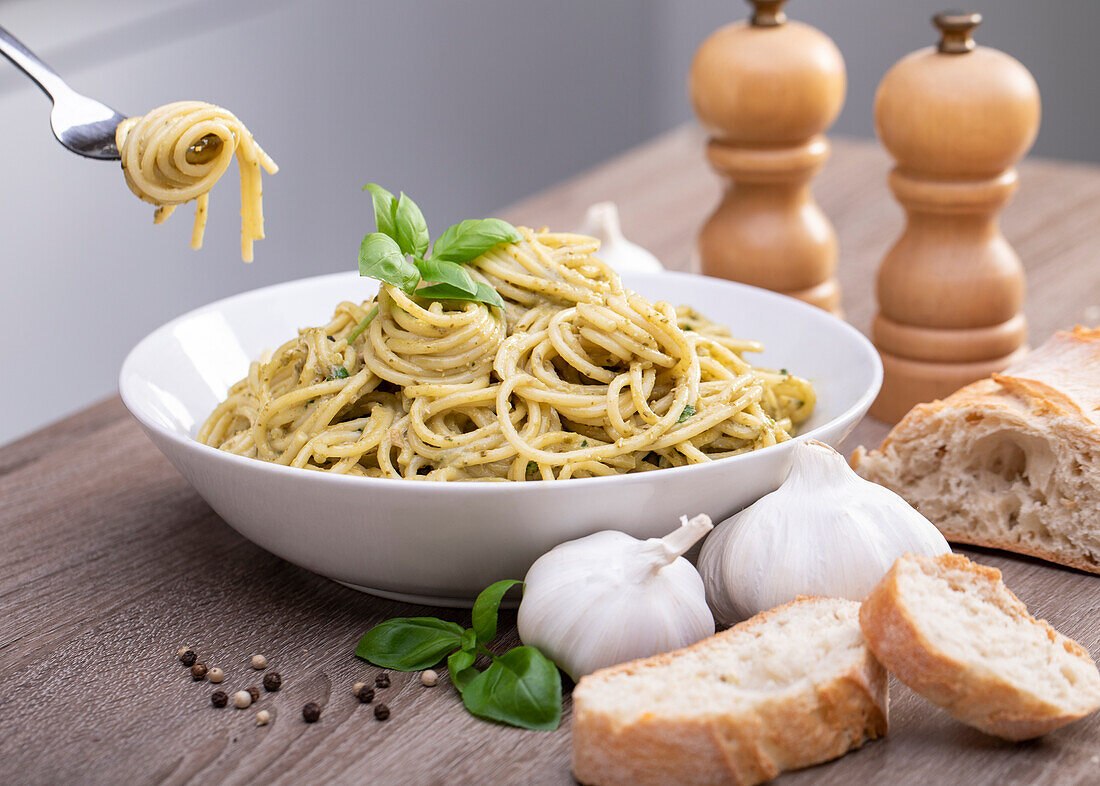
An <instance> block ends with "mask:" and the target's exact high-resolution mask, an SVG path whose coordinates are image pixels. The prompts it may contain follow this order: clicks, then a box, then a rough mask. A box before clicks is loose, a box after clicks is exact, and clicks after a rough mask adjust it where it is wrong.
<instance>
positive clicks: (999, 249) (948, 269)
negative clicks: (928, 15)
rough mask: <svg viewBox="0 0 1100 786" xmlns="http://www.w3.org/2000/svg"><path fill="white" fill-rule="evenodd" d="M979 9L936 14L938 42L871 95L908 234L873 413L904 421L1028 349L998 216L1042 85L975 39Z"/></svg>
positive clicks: (894, 260)
mask: <svg viewBox="0 0 1100 786" xmlns="http://www.w3.org/2000/svg"><path fill="white" fill-rule="evenodd" d="M980 22H981V15H980V14H974V13H963V12H958V11H954V12H945V13H942V14H937V15H936V16H935V17H933V23H934V24H935V26H936V27H937V28H939V30H940V32H941V34H942V40H941V41H940V43H939V46H937V47H929V48H927V49H921V50H918V51H916V52H913V53H912V54H910V55H908V56H907V57H904V58H902V59H901V60H900V61H898V63H896V64H895V65H894V67H893V68H891V69H890V71H889V72H887V74H886V76H885V77H883V80H882V84H880V85H879V89H878V94H877V95H876V97H875V127H876V130H877V132H878V135H879V138H880V139H881V140H882V143H883V145H885V146H886V149H887V150H888V151H889V152H890V155H892V156H893V157H894V159H895V161H896V162H897V165H896V167H895V168H894V170H893V172H891V173H890V188H891V189H892V190H893V192H894V195H895V196H896V197H897V200H898V201H899V202H900V203H901V204H902V206H903V207H904V208H905V212H906V216H907V221H906V226H905V230H904V231H903V232H902V235H901V237H900V238H899V239H898V241H897V243H896V244H895V245H894V247H893V248H892V249H890V251H889V253H888V254H887V255H886V258H885V259H884V260H883V262H882V266H881V268H880V269H879V274H878V303H879V313H878V315H877V316H876V317H875V320H874V323H873V325H872V328H871V333H872V338H873V340H874V342H875V345H876V346H877V347H878V349H879V352H880V354H881V355H882V362H883V366H884V367H885V372H886V376H885V380H884V382H883V386H882V392H881V393H880V394H879V397H878V400H877V401H876V402H875V404H874V406H873V407H872V409H871V413H872V414H873V415H875V416H876V417H878V418H880V419H882V420H885V421H888V422H891V423H893V422H896V421H898V420H900V419H901V417H902V416H903V415H904V414H905V413H906V412H907V411H908V410H909V409H910V408H911V407H912V406H913V405H914V404H916V403H918V402H921V401H931V400H933V399H936V398H943V397H944V396H946V395H948V394H950V393H952V392H954V391H955V390H957V389H958V388H960V387H962V386H963V385H966V384H968V383H970V382H973V381H974V380H977V379H981V378H983V377H986V376H989V375H990V374H991V373H994V372H997V371H1001V370H1003V369H1004V368H1005V367H1006V366H1008V365H1009V364H1011V363H1012V362H1014V361H1015V360H1016V359H1017V358H1019V357H1020V356H1022V355H1023V354H1024V353H1025V352H1026V351H1027V348H1026V346H1025V342H1026V340H1027V324H1026V322H1025V320H1024V317H1023V314H1022V313H1021V312H1020V309H1021V307H1022V305H1023V295H1024V273H1023V267H1022V266H1021V265H1020V260H1019V257H1017V256H1016V253H1015V252H1014V251H1013V250H1012V247H1011V246H1010V245H1009V244H1008V241H1006V240H1005V238H1004V236H1003V235H1002V234H1001V230H1000V227H999V226H998V223H997V214H998V213H999V211H1000V210H1001V208H1003V207H1004V206H1005V205H1006V204H1007V203H1008V200H1009V199H1010V198H1011V197H1012V194H1013V193H1014V192H1015V190H1016V180H1017V176H1016V170H1015V168H1014V167H1015V164H1016V162H1017V161H1019V160H1020V159H1021V158H1022V157H1023V156H1024V154H1025V153H1026V152H1027V151H1028V149H1029V148H1030V147H1031V144H1032V142H1034V141H1035V134H1036V133H1037V131H1038V129H1039V89H1038V87H1037V86H1036V84H1035V80H1034V79H1033V78H1032V76H1031V74H1030V73H1029V72H1028V70H1027V69H1026V68H1024V66H1023V65H1021V64H1020V62H1019V61H1017V60H1016V59H1014V58H1012V57H1010V56H1008V55H1006V54H1005V53H1003V52H999V51H997V50H996V49H990V48H988V47H984V46H975V44H974V39H973V37H972V34H973V32H974V28H976V27H977V26H978V24H979V23H980Z"/></svg>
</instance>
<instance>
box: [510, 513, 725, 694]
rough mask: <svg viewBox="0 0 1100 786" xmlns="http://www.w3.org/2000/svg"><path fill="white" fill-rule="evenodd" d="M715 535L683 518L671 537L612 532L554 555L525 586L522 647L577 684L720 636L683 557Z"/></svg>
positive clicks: (706, 525)
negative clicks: (597, 673) (530, 648)
mask: <svg viewBox="0 0 1100 786" xmlns="http://www.w3.org/2000/svg"><path fill="white" fill-rule="evenodd" d="M713 528H714V525H713V524H711V521H710V518H709V517H708V516H706V515H698V516H696V517H695V518H693V519H691V520H690V521H688V519H687V517H686V516H681V517H680V528H679V529H677V530H676V531H674V532H672V533H671V534H669V535H666V536H665V537H663V538H650V539H649V540H644V541H643V540H638V539H637V538H633V537H631V536H630V535H627V534H626V533H623V532H614V531H610V530H608V531H604V532H597V533H596V534H594V535H589V536H587V537H584V538H579V539H577V540H571V541H568V542H567V543H563V544H561V545H560V546H557V547H555V548H553V549H551V550H550V551H548V552H547V553H546V554H543V555H542V556H541V557H539V558H538V560H536V561H535V564H534V565H532V566H531V569H530V570H528V571H527V576H526V578H525V579H524V587H523V600H522V601H521V602H520V605H519V637H520V640H521V641H522V642H523V643H524V644H527V645H530V646H533V647H538V649H539V650H541V651H542V653H543V654H544V655H545V656H546V657H548V658H550V660H552V661H553V662H554V663H556V664H557V665H558V666H559V667H560V668H561V669H562V670H563V671H565V673H566V674H568V675H569V676H570V677H572V678H573V680H574V681H576V680H579V679H580V678H581V677H583V676H584V675H585V674H590V673H592V672H593V671H596V670H597V669H602V668H604V667H605V666H613V665H615V664H616V663H623V662H624V661H628V660H634V659H635V658H644V657H648V656H650V655H656V654H657V653H660V652H668V651H669V650H674V649H678V648H680V647H686V646H688V645H689V644H694V643H695V642H697V641H699V640H700V639H705V638H706V637H707V636H711V635H713V634H714V618H713V617H712V616H711V613H710V609H709V608H708V607H707V601H706V592H705V591H704V589H703V580H702V579H701V578H700V577H699V573H698V572H697V571H696V570H695V567H694V566H693V565H692V564H691V563H690V562H688V561H687V560H686V559H684V558H683V557H682V556H681V555H682V554H684V553H685V552H686V551H687V550H688V549H690V548H691V547H692V546H693V545H695V543H696V542H697V541H698V540H699V539H700V538H701V537H703V536H704V535H706V534H707V533H708V532H710V531H711V529H713Z"/></svg>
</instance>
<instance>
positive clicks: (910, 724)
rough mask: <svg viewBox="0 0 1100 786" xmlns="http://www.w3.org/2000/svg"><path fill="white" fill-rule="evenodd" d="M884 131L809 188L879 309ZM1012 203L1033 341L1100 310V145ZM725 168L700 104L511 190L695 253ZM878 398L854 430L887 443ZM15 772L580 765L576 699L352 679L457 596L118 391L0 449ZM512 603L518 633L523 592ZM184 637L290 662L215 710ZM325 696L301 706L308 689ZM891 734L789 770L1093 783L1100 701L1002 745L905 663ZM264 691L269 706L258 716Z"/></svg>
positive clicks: (443, 777) (862, 298)
mask: <svg viewBox="0 0 1100 786" xmlns="http://www.w3.org/2000/svg"><path fill="white" fill-rule="evenodd" d="M887 169H888V162H887V160H886V158H885V156H884V155H883V154H882V153H881V152H880V151H879V150H878V149H877V147H876V146H874V145H872V144H869V143H862V142H837V143H836V145H835V150H834V155H833V158H832V160H831V161H830V162H829V164H828V165H827V167H826V168H825V171H824V172H823V173H822V174H821V176H820V178H819V179H818V181H817V184H816V193H817V195H818V198H819V201H820V202H821V204H822V206H823V207H824V209H825V212H826V213H827V214H828V215H829V216H830V217H831V218H832V219H833V221H834V223H835V225H836V227H837V230H838V232H839V235H840V246H841V265H840V279H841V282H842V285H843V287H844V308H845V310H846V312H847V314H848V317H849V319H850V320H851V321H852V322H853V323H854V324H855V325H856V326H857V327H859V328H860V329H864V330H865V329H866V328H867V325H868V324H869V322H870V318H871V315H872V312H873V310H874V301H873V297H872V286H873V284H872V281H873V271H874V269H875V267H876V265H877V263H878V260H879V259H880V258H881V257H882V254H883V253H884V252H885V250H886V249H887V247H888V245H889V243H890V242H891V240H892V239H893V238H894V237H895V236H896V234H897V232H898V231H899V229H900V225H901V211H900V210H899V208H898V207H897V206H896V205H895V203H894V202H893V201H892V200H891V198H890V195H889V192H888V191H887V188H886V185H885V177H886V172H887ZM1021 174H1022V178H1021V179H1022V185H1021V190H1020V193H1019V195H1018V196H1017V198H1016V200H1015V202H1014V203H1013V204H1012V205H1011V206H1010V207H1009V208H1008V210H1007V211H1006V213H1005V215H1004V225H1005V231H1006V234H1007V235H1008V238H1009V239H1010V240H1011V241H1012V242H1013V243H1014V245H1015V246H1016V248H1017V250H1018V251H1019V253H1020V255H1021V257H1022V258H1023V259H1024V261H1025V264H1026V267H1027V272H1028V279H1029V285H1030V289H1029V294H1028V300H1027V309H1026V310H1027V315H1028V317H1029V318H1030V320H1031V337H1032V341H1033V342H1038V341H1041V340H1042V339H1043V338H1045V337H1046V336H1047V335H1049V333H1050V332H1051V331H1053V330H1054V329H1056V328H1060V327H1068V326H1071V325H1073V324H1074V323H1075V322H1079V321H1085V322H1090V323H1093V324H1096V323H1100V277H1098V276H1097V263H1096V260H1097V259H1100V225H1098V220H1097V219H1098V218H1100V170H1098V169H1096V168H1093V167H1089V166H1084V165H1076V164H1074V165H1070V164H1065V163H1053V162H1044V161H1029V162H1027V163H1025V164H1024V166H1023V167H1021ZM718 189H719V185H718V182H717V181H716V180H715V178H713V177H712V176H711V175H710V173H709V172H708V171H707V170H706V168H705V166H704V164H703V156H702V147H701V138H700V136H699V135H698V133H697V132H696V131H694V130H692V129H681V130H678V131H675V132H673V133H671V134H669V135H667V136H664V137H661V138H659V139H657V140H655V141H653V142H651V143H649V144H647V145H645V146H643V147H641V148H639V149H637V150H634V151H632V152H630V153H628V154H626V155H625V156H623V157H621V158H619V159H616V160H614V161H612V162H610V163H608V164H606V165H605V166H602V167H600V168H598V169H596V170H594V171H592V172H590V173H587V174H585V175H582V176H580V177H578V178H575V179H573V180H570V181H569V182H566V183H564V184H561V185H558V186H555V187H553V188H550V189H548V190H547V191H545V192H544V193H542V194H539V195H537V196H535V197H532V198H531V199H528V200H526V201H524V202H522V203H520V204H518V205H514V206H512V207H511V208H509V209H507V210H505V211H503V212H502V215H504V216H505V217H507V218H509V219H511V220H513V221H516V222H524V223H532V224H536V225H540V224H548V225H551V226H553V227H560V228H570V227H573V226H575V225H577V224H578V223H579V220H580V218H581V216H582V214H583V211H584V208H585V207H586V206H587V205H588V204H590V203H592V202H595V201H598V200H603V199H613V200H615V201H617V202H618V203H619V205H620V209H621V212H622V220H623V228H624V231H625V232H626V234H627V236H628V237H630V238H632V239H634V240H635V241H637V242H639V243H642V244H643V245H645V246H647V247H649V248H650V249H652V250H653V251H654V252H655V253H657V254H658V255H659V256H660V257H661V258H662V259H663V260H664V262H665V263H666V265H667V266H668V267H671V268H678V269H684V268H688V267H689V266H690V265H691V262H692V260H691V257H692V247H693V238H694V235H695V232H696V229H697V227H698V225H699V224H700V223H701V222H702V220H703V219H704V217H705V216H706V214H707V213H708V212H709V210H710V209H711V207H712V206H713V204H714V203H715V200H716V198H717V195H718ZM884 433H885V428H884V426H883V425H882V424H879V423H876V422H873V421H870V420H868V421H865V422H864V423H863V424H861V426H860V427H859V428H858V430H857V432H856V434H854V435H853V437H852V438H851V439H850V440H849V441H848V443H847V447H849V448H850V447H852V446H854V445H856V444H858V443H860V442H864V443H868V444H869V443H877V441H878V440H879V439H880V438H881V437H882V435H883V434H884ZM0 503H2V504H0V773H3V774H0V781H5V782H10V783H66V784H72V783H121V782H126V783H129V784H136V783H170V784H182V783H245V782H253V781H255V782H264V783H268V782H277V783H303V784H308V783H318V782H341V783H368V782H371V783H416V784H419V783H484V784H505V783H508V784H511V783H525V784H543V783H546V784H567V783H571V782H572V779H571V777H570V774H569V745H570V737H569V734H570V731H569V729H570V723H569V706H568V701H567V702H566V712H565V715H564V718H563V722H562V726H561V728H560V729H559V730H558V731H557V732H553V733H548V732H529V731H522V730H518V729H511V728H505V727H499V726H493V725H490V724H487V723H483V722H480V721H478V720H475V719H474V718H473V717H471V716H470V715H468V714H467V713H466V712H465V710H464V709H463V708H462V705H461V703H460V701H459V700H458V698H457V696H456V695H455V693H454V691H453V689H452V688H451V686H450V684H449V682H448V681H447V680H446V677H443V678H442V679H441V681H440V684H439V685H438V686H436V687H434V688H425V687H422V686H421V685H420V684H419V682H418V681H417V676H416V675H415V674H394V675H393V685H392V687H390V688H388V689H386V690H383V691H379V695H380V699H381V700H383V701H385V703H386V704H388V705H389V707H390V708H391V710H392V717H391V718H390V719H389V720H388V721H386V722H384V723H382V722H379V721H376V720H375V719H374V716H373V714H372V711H371V709H372V708H371V707H370V706H369V705H360V704H359V703H358V702H357V701H356V700H355V699H354V698H353V697H352V695H351V685H352V683H354V682H356V681H357V680H363V679H366V680H370V679H372V678H373V675H374V674H375V673H377V671H378V670H377V669H375V668H373V667H371V666H369V665H367V664H365V663H363V662H362V661H358V660H356V659H355V658H354V657H353V655H352V650H353V648H354V646H355V643H356V641H357V640H358V638H359V636H360V635H361V634H362V633H363V632H365V631H366V630H367V629H368V628H369V627H370V626H371V625H373V624H375V623H376V622H379V621H380V620H383V619H386V618H388V617H392V616H398V615H410V614H424V613H427V614H438V615H439V616H443V617H445V618H448V619H454V620H456V621H461V620H463V619H464V618H465V617H466V614H465V613H464V612H461V611H445V610H435V609H426V608H423V607H414V606H409V605H405V604H401V603H396V602H391V601H385V600H379V599H376V598H372V597H369V596H367V595H362V594H359V593H357V592H354V591H352V590H349V589H346V588H344V587H342V586H339V585H337V584H335V583H333V582H331V581H328V580H326V579H324V578H321V577H320V576H316V575H314V574H312V573H309V572H308V571H306V570H303V569H301V568H297V567H295V566H293V565H290V564H288V563H286V562H283V561H282V560H280V559H278V558H276V557H274V556H272V555H270V554H267V553H266V552H264V551H262V550H261V549H259V548H258V547H256V546H253V545H252V544H251V543H249V542H248V541H246V540H244V539H243V538H241V537H240V536H239V535H237V534H236V533H235V532H234V531H233V530H231V529H230V528H229V527H228V526H226V525H225V524H224V523H223V522H222V521H221V520H220V519H219V518H218V517H217V516H216V515H215V514H214V513H213V512H212V511H211V510H210V508H209V507H208V506H207V505H206V504H205V503H204V502H203V501H202V500H201V499H199V497H198V495H197V494H195V492H194V491H192V490H191V488H190V487H189V486H188V485H187V483H186V482H184V480H183V478H182V477H180V475H179V474H178V473H177V472H176V471H175V470H174V469H173V468H172V467H171V465H169V463H168V462H167V461H166V460H165V459H164V458H162V457H161V455H160V454H159V453H158V452H157V451H156V449H155V448H154V447H153V446H152V444H151V443H150V442H149V441H148V440H147V439H146V438H145V437H144V436H143V435H142V433H141V432H140V430H139V429H138V426H137V424H136V423H135V422H134V421H133V420H131V419H130V417H129V416H128V414H127V413H126V412H125V411H124V409H123V407H122V404H121V403H120V402H119V400H118V399H117V398H113V399H110V400H108V401H105V402H103V403H101V404H99V405H97V406H94V407H91V408H89V409H87V410H85V411H83V412H81V413H79V414H77V415H74V416H73V417H70V418H68V419H66V420H64V421H62V422H60V423H58V424H56V425H53V426H50V427H48V428H46V429H43V430H42V431H39V432H37V433H35V434H33V435H31V436H29V437H27V438H25V439H22V440H20V441H18V442H16V443H13V444H11V445H8V446H6V447H4V448H2V449H0ZM967 551H968V552H969V553H971V554H975V553H976V554H977V555H978V558H979V559H981V560H982V561H983V562H986V563H989V564H992V565H995V566H997V567H999V568H1001V570H1002V571H1004V574H1005V579H1006V581H1007V582H1008V584H1009V586H1010V587H1012V588H1013V589H1014V590H1015V591H1016V592H1017V594H1019V595H1020V597H1021V598H1022V599H1023V600H1024V601H1025V602H1026V603H1027V604H1028V605H1029V607H1030V608H1031V609H1032V611H1033V612H1035V613H1036V614H1037V615H1038V616H1044V617H1046V618H1047V619H1049V620H1050V621H1051V622H1052V623H1053V624H1054V625H1055V626H1056V627H1057V628H1058V629H1060V630H1062V631H1063V632H1065V633H1066V634H1067V635H1069V636H1071V637H1073V638H1075V639H1077V640H1078V641H1080V642H1081V643H1083V644H1084V645H1085V646H1086V647H1088V648H1089V649H1090V650H1091V651H1092V652H1093V653H1094V654H1100V578H1098V577H1094V576H1089V575H1086V574H1083V573H1078V572H1075V571H1071V570H1067V569H1062V568H1058V567H1054V566H1049V565H1046V564H1043V563H1040V562H1038V561H1034V560H1029V559H1022V558H1015V557H1008V556H1003V555H999V554H994V553H991V552H974V551H971V550H967ZM503 620H504V624H505V627H509V626H510V629H511V633H510V635H511V637H512V638H513V639H514V636H515V633H514V631H515V625H514V622H515V615H514V613H506V614H505V615H504V617H503ZM184 644H187V645H190V646H192V647H194V648H195V649H196V650H197V651H198V652H199V654H200V656H201V659H202V660H204V661H205V662H206V663H207V664H209V665H211V666H213V665H218V666H221V667H222V668H223V669H225V671H226V673H227V675H228V676H227V679H226V681H225V683H223V686H224V687H226V688H227V689H228V688H232V689H238V688H242V687H247V686H248V685H253V684H259V681H260V675H259V673H258V672H254V671H252V670H251V669H249V667H248V658H249V656H250V655H251V654H252V653H253V652H263V653H264V654H265V655H266V656H267V658H268V660H269V661H270V662H271V663H272V668H274V669H277V670H278V671H279V672H281V674H282V675H283V678H284V680H285V684H286V687H285V688H284V689H283V690H282V691H280V692H279V693H277V694H264V695H263V697H262V699H261V700H260V702H259V704H258V706H257V705H254V706H253V707H252V708H251V709H250V710H248V711H238V710H235V709H233V708H232V707H230V708H227V709H222V710H215V709H212V708H211V706H210V701H209V697H210V693H211V691H212V690H213V687H212V686H211V685H210V683H208V682H201V683H193V682H192V681H191V680H190V678H189V677H188V675H187V673H186V670H185V669H184V668H182V666H181V665H180V663H179V661H178V660H177V659H176V650H177V649H178V648H179V647H180V646H181V645H184ZM307 701H317V702H319V703H320V704H321V705H322V706H323V707H324V714H323V715H322V717H321V720H320V722H318V723H316V724H313V725H307V724H305V723H304V722H303V721H302V719H301V708H302V705H303V704H304V703H305V702H307ZM891 704H892V707H891V717H890V733H889V735H888V736H887V737H886V738H885V739H883V740H879V741H876V742H872V743H869V744H868V745H866V746H865V747H864V748H863V749H862V750H860V751H858V752H856V753H853V754H851V755H849V756H846V757H844V758H842V759H840V760H839V761H837V762H834V763H830V764H825V765H822V766H819V767H815V768H812V769H810V770H805V771H802V772H799V773H793V774H790V775H786V776H783V777H782V778H781V782H783V783H792V784H795V783H797V784H811V783H813V784H848V783H861V784H871V783H882V784H887V783H889V784H916V783H920V784H922V785H926V784H956V783H963V782H965V783H967V784H968V786H977V785H978V784H994V783H995V784H1009V783H1020V784H1023V783H1027V784H1032V783H1044V784H1054V783H1058V784H1063V783H1065V784H1070V783H1075V784H1076V783H1080V784H1085V783H1092V784H1095V783H1100V714H1098V715H1095V716H1093V717H1091V718H1089V719H1086V720H1084V721H1081V722H1079V723H1076V724H1074V725H1072V726H1069V727H1066V728H1064V729H1062V730H1060V731H1057V732H1055V733H1053V734H1051V735H1048V736H1047V737H1046V738H1044V739H1041V740H1038V741H1033V742H1029V743H1024V744H1010V743H1007V742H1003V741H1000V740H997V739H994V738H992V737H987V736H985V735H983V734H981V733H979V732H977V731H974V730H972V729H970V728H968V727H966V726H963V725H961V724H959V723H956V722H955V721H954V720H952V719H951V718H949V717H948V716H947V715H946V714H944V713H942V712H940V711H938V710H936V709H935V708H934V707H932V706H931V705H929V704H927V703H925V702H924V701H922V700H921V699H919V698H918V697H917V696H915V695H914V694H912V693H911V692H909V691H908V690H907V689H906V688H904V687H903V686H901V685H900V684H898V683H897V682H896V681H895V682H894V683H893V685H892V702H891ZM257 709H268V710H269V711H270V712H271V713H272V715H273V716H274V719H273V722H272V723H271V724H270V725H268V726H265V727H257V726H256V725H255V720H254V717H255V712H256V710H257Z"/></svg>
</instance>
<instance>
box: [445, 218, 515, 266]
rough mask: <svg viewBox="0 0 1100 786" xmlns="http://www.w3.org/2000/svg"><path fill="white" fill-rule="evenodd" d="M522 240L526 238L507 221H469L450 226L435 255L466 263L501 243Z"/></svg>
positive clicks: (493, 219)
mask: <svg viewBox="0 0 1100 786" xmlns="http://www.w3.org/2000/svg"><path fill="white" fill-rule="evenodd" d="M522 239H523V235H521V234H520V233H519V231H518V230H517V229H516V228H515V227H514V226H512V225H511V224H509V223H508V222H507V221H501V220H500V219H499V218H482V219H469V220H467V221H463V222H462V223H460V224H454V225H453V226H450V227H447V230H446V231H445V232H444V233H443V234H442V235H440V236H439V237H438V238H437V239H436V241H435V245H434V246H433V247H432V253H431V256H432V258H433V259H445V260H447V261H448V262H458V263H459V264H462V263H464V262H469V261H470V260H472V259H476V258H477V257H479V256H481V255H482V254H484V253H485V252H486V251H488V250H489V249H491V248H493V247H494V246H499V245H500V244H501V243H515V242H517V241H519V240H522Z"/></svg>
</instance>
